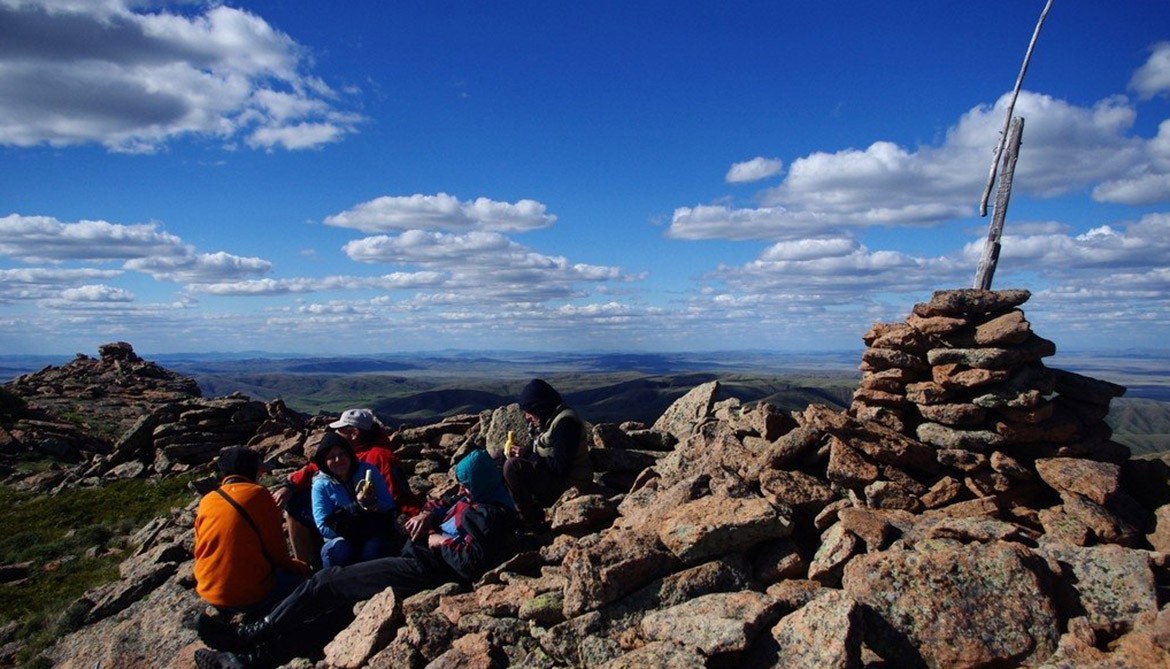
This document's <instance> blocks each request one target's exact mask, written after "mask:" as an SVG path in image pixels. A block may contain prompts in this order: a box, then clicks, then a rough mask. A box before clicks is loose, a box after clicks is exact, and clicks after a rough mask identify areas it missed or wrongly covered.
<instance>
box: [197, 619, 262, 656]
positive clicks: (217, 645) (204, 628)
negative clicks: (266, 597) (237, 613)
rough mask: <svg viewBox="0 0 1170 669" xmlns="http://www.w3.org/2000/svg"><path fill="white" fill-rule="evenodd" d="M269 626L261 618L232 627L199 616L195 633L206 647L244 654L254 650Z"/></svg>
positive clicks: (228, 624)
mask: <svg viewBox="0 0 1170 669" xmlns="http://www.w3.org/2000/svg"><path fill="white" fill-rule="evenodd" d="M270 627H271V624H270V623H269V622H268V618H261V619H259V620H254V621H252V622H250V623H244V624H242V625H233V624H231V623H229V622H224V621H222V620H219V619H218V618H215V617H214V616H209V615H207V614H205V613H201V614H199V617H198V618H196V620H195V632H196V633H197V634H198V635H199V638H200V640H202V641H203V643H205V644H207V645H208V646H210V647H212V648H214V649H216V650H223V651H228V652H231V653H246V652H248V651H251V650H254V649H255V648H256V644H257V643H258V642H259V641H261V640H262V639H263V637H264V635H265V633H267V632H268V629H269V628H270Z"/></svg>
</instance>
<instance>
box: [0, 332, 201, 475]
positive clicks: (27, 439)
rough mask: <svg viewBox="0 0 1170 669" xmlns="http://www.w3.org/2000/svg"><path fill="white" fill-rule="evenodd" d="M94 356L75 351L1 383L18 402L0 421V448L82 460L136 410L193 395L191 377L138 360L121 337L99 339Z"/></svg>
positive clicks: (104, 446) (137, 415) (100, 450)
mask: <svg viewBox="0 0 1170 669" xmlns="http://www.w3.org/2000/svg"><path fill="white" fill-rule="evenodd" d="M99 355H100V357H99V358H97V359H95V358H91V357H90V356H88V355H85V354H83V353H78V354H77V357H75V358H74V359H73V360H72V361H70V362H69V363H67V364H65V365H61V366H60V367H55V366H49V367H46V368H45V369H43V370H41V371H39V372H36V373H34V374H25V375H22V376H20V377H18V378H16V379H15V380H13V381H10V382H9V383H7V384H5V387H4V392H5V393H6V394H7V395H8V396H10V397H16V398H20V400H21V402H20V404H21V406H20V409H19V414H20V416H19V419H18V420H15V421H14V422H13V423H11V424H5V425H0V454H3V455H15V454H16V453H19V452H20V451H21V450H24V449H31V450H36V451H39V452H40V453H42V454H44V455H47V456H50V457H53V458H56V459H57V460H60V461H63V462H73V463H77V462H82V461H87V460H88V459H90V458H92V457H93V456H94V455H102V454H108V453H110V452H111V450H112V447H113V444H114V442H115V441H116V440H117V439H118V437H119V436H120V435H122V434H123V433H125V432H126V430H127V429H129V428H130V427H131V426H133V425H134V424H135V423H136V422H137V421H139V420H140V419H141V417H142V416H143V415H144V414H149V413H151V412H153V411H155V410H156V409H158V408H160V407H163V406H166V405H169V404H171V403H173V402H176V401H181V400H187V399H191V398H198V397H200V396H201V393H200V391H199V386H198V384H196V383H195V380H194V379H191V378H189V377H186V376H182V375H180V374H176V373H175V372H172V371H170V370H167V369H163V368H162V367H160V366H158V365H157V364H155V363H153V362H148V361H145V360H143V359H142V358H140V357H138V355H137V354H136V353H134V349H133V347H131V346H130V344H128V343H126V342H113V343H109V344H104V345H102V346H101V347H100V348H99Z"/></svg>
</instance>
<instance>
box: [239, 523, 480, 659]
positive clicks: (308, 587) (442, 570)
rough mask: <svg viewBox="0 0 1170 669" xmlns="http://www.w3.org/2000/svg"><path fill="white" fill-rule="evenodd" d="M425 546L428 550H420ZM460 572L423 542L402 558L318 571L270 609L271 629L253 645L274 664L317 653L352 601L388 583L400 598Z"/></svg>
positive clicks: (342, 623) (345, 620) (343, 622)
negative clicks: (258, 643)
mask: <svg viewBox="0 0 1170 669" xmlns="http://www.w3.org/2000/svg"><path fill="white" fill-rule="evenodd" d="M423 551H426V553H423ZM457 580H459V577H458V575H457V574H455V572H454V571H453V570H451V569H450V568H449V567H447V566H446V564H445V563H443V562H442V561H441V560H439V559H438V558H437V557H435V556H433V555H431V554H430V553H429V550H428V549H427V548H426V547H415V546H413V545H408V547H407V548H406V550H404V551H403V555H402V556H401V557H389V558H381V559H378V560H370V561H368V562H360V563H358V564H355V565H351V566H348V567H330V568H328V569H325V570H323V571H320V572H317V573H316V574H314V575H313V577H312V578H310V579H309V580H307V581H305V582H304V583H302V584H301V585H300V586H299V587H297V589H296V590H294V591H293V592H292V594H291V595H289V596H288V597H286V598H284V600H282V601H281V602H280V603H279V604H277V605H276V606H275V607H274V608H273V609H272V611H271V612H270V613H269V614H268V616H267V619H268V622H269V629H268V630H267V632H266V633H265V638H264V640H263V643H262V648H258V649H257V650H258V651H259V652H260V653H261V654H262V655H264V656H265V657H266V659H269V660H270V661H271V662H273V663H274V664H279V663H280V662H284V661H287V660H288V659H291V658H293V657H299V656H301V655H306V654H310V655H311V654H312V653H313V652H319V651H320V649H321V648H323V647H324V646H325V644H326V643H328V642H329V640H330V639H332V638H333V637H334V636H336V634H337V633H338V632H340V631H341V630H342V629H345V627H346V626H348V625H349V623H350V622H352V619H353V605H354V604H356V603H358V602H361V601H365V600H367V599H369V598H371V597H373V596H374V595H376V594H378V593H380V592H382V591H383V590H385V589H386V588H394V592H395V594H397V595H398V596H399V597H408V596H410V595H413V594H416V593H418V592H422V591H423V590H429V589H431V588H434V587H436V586H438V585H441V584H443V583H446V582H450V581H457Z"/></svg>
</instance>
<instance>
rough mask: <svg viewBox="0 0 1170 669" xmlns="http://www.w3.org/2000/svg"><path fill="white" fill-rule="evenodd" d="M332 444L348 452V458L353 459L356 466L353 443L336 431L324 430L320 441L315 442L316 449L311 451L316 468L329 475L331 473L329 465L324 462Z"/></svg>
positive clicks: (356, 460)
mask: <svg viewBox="0 0 1170 669" xmlns="http://www.w3.org/2000/svg"><path fill="white" fill-rule="evenodd" d="M334 446H340V447H342V448H344V449H345V452H346V453H349V459H350V460H352V461H353V463H354V466H355V467H356V466H357V463H358V459H357V455H355V454H354V452H353V445H352V444H350V443H349V440H348V439H346V438H345V437H343V436H341V435H340V434H337V433H336V432H326V433H325V436H324V437H322V438H321V441H320V443H318V444H317V450H315V451H313V464H315V465H317V469H319V470H321V471H323V472H325V473H326V474H329V475H330V476H332V475H333V472H331V471H329V465H327V464H325V456H326V454H328V453H329V451H331V450H333V447H334Z"/></svg>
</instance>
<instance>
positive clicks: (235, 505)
mask: <svg viewBox="0 0 1170 669" xmlns="http://www.w3.org/2000/svg"><path fill="white" fill-rule="evenodd" d="M215 492H217V493H219V496H220V497H222V498H224V499H226V500H227V503H228V504H231V505H232V507H233V508H234V509H235V510H236V511H239V512H240V515H241V516H243V517H244V520H245V521H246V522H247V523H248V526H249V527H251V528H252V531H253V532H255V533H256V539H258V540H259V541H260V552H261V553H263V554H264V559H265V560H268V566H269V567H271V568H273V569H275V568H276V561H275V560H273V559H272V556H271V555H269V554H268V549H267V548H265V547H264V535H263V534H260V528H259V527H256V521H254V520H252V516H249V515H248V512H247V511H246V510H244V507H242V506H240V503H239V502H237V501H236V500H234V499H232V496H231V495H229V494H227V493H226V492H224V491H223V488H216V489H215Z"/></svg>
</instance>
